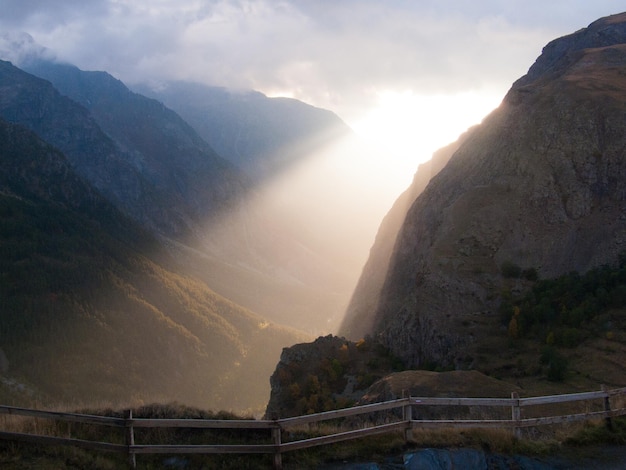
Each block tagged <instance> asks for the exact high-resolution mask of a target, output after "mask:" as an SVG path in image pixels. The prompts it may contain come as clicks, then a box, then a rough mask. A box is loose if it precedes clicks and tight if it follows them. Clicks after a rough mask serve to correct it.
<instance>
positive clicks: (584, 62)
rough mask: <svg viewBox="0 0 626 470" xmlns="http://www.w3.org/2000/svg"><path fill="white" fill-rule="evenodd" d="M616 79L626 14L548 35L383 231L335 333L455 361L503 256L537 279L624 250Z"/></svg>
mask: <svg viewBox="0 0 626 470" xmlns="http://www.w3.org/2000/svg"><path fill="white" fill-rule="evenodd" d="M625 75H626V14H621V15H615V16H611V17H608V18H604V19H601V20H598V21H596V22H594V23H592V24H591V25H590V26H589V27H588V28H585V29H582V30H580V31H578V32H576V33H574V34H572V35H569V36H566V37H563V38H560V39H557V40H555V41H553V42H551V43H550V44H548V45H547V46H546V47H545V49H544V51H543V54H542V55H541V57H539V58H538V59H537V61H536V63H535V64H534V65H533V66H532V67H531V69H530V70H529V72H528V74H527V75H526V76H524V77H523V78H521V79H520V80H518V81H517V82H516V83H515V84H514V85H513V87H512V88H511V90H510V91H509V92H508V94H507V95H506V97H505V99H504V101H503V103H502V104H501V106H500V107H499V108H498V109H496V110H495V111H494V112H493V113H492V114H491V115H489V116H488V117H487V118H486V119H485V120H484V121H483V123H482V124H481V125H480V126H477V127H476V128H474V129H472V130H471V131H470V132H469V133H468V135H466V136H465V137H464V140H463V142H462V143H461V145H460V146H459V148H458V149H457V150H456V151H455V152H454V154H453V155H452V156H451V158H450V161H449V162H448V164H447V165H446V166H445V168H443V169H442V170H441V171H440V172H439V173H438V174H437V175H436V176H434V177H433V178H432V180H431V181H430V183H429V184H428V186H427V187H426V188H425V189H424V191H423V192H421V194H420V195H419V196H418V197H417V198H416V199H415V200H414V201H413V202H412V203H411V204H410V207H409V208H408V210H407V212H406V217H405V218H404V221H403V224H402V226H401V228H400V229H399V231H398V233H397V236H394V234H389V235H388V237H389V238H393V239H394V240H395V244H394V248H393V252H392V255H391V257H390V261H389V268H388V270H386V275H385V277H384V282H383V283H382V286H380V281H379V280H377V279H379V278H378V277H377V276H378V274H373V272H374V271H375V270H376V269H381V268H382V271H385V269H384V268H385V266H384V262H383V263H381V264H379V265H378V266H372V264H373V263H370V264H368V267H367V268H366V270H365V271H364V273H363V276H362V281H361V284H360V285H359V290H358V291H357V293H356V294H355V297H357V296H358V295H360V294H359V292H368V291H369V292H374V293H376V292H377V291H379V292H380V296H378V297H377V298H376V299H375V298H373V297H372V298H367V296H364V297H362V298H358V297H357V298H355V299H353V301H352V308H351V310H349V316H348V318H347V320H346V324H345V325H344V329H345V331H343V332H342V333H345V334H346V335H347V336H349V337H351V338H353V339H356V338H357V337H359V336H361V335H362V334H363V333H370V334H374V335H378V337H379V338H380V339H381V340H382V342H383V344H385V345H386V346H388V347H389V348H390V349H391V351H392V353H394V354H395V355H397V356H399V357H401V358H402V359H403V360H404V361H405V362H406V363H407V364H408V365H409V366H412V367H418V366H420V365H423V364H424V363H433V362H434V363H438V364H442V365H445V366H450V365H454V366H456V367H457V368H459V367H465V366H467V365H468V364H469V363H471V360H472V358H471V348H470V347H471V345H472V344H474V343H475V342H476V340H477V339H479V338H480V336H481V335H482V334H485V333H484V331H483V330H481V329H480V328H478V327H477V328H474V327H473V326H472V325H473V324H474V322H473V319H474V318H477V317H481V318H484V317H489V316H492V315H493V314H494V313H495V311H496V309H497V307H498V303H499V293H500V289H501V287H502V282H503V276H502V273H501V266H502V264H503V263H504V262H511V263H515V264H516V265H518V266H520V267H521V268H534V269H536V270H537V272H538V273H539V275H540V276H541V277H546V278H547V277H553V276H556V275H559V274H562V273H566V272H570V271H573V270H575V271H579V272H584V271H587V270H588V269H590V268H592V267H595V266H599V265H602V264H607V263H613V262H615V261H616V260H617V257H618V254H619V253H620V252H621V251H623V250H624V248H625V247H626V245H625V241H626V211H625V209H624V208H625V205H624V201H625V198H626V158H625V149H626V80H624V76H625ZM402 204H403V205H407V204H406V203H405V202H402ZM381 230H382V229H381ZM377 256H379V253H378V252H376V247H375V249H374V250H373V251H372V254H371V259H375V258H376V257H377ZM383 258H384V257H383ZM354 325H364V326H365V328H359V327H354Z"/></svg>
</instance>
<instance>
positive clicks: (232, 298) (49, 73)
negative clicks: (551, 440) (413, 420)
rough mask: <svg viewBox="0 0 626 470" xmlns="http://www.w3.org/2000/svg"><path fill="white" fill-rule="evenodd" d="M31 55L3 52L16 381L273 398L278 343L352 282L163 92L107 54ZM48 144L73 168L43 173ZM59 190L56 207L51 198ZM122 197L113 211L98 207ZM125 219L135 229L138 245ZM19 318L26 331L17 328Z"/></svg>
mask: <svg viewBox="0 0 626 470" xmlns="http://www.w3.org/2000/svg"><path fill="white" fill-rule="evenodd" d="M24 69H29V70H31V71H33V72H36V73H38V74H39V75H41V76H45V77H46V78H47V79H42V78H40V77H38V76H35V75H33V74H30V73H28V72H26V71H25V70H24ZM24 69H20V68H17V67H15V66H14V65H12V64H11V63H9V62H5V61H1V62H0V117H1V118H2V119H3V121H2V122H3V126H5V128H6V133H7V134H6V135H7V136H18V135H19V138H17V137H16V140H12V138H11V139H10V138H8V137H7V139H4V140H3V141H2V145H3V148H2V158H3V164H4V165H5V167H4V169H3V178H4V179H5V182H6V183H5V186H4V188H3V192H2V194H3V195H4V197H6V198H8V199H7V201H6V204H7V207H10V208H8V209H7V212H6V214H7V218H6V219H4V220H3V227H4V228H6V230H7V231H6V232H5V233H4V237H6V239H5V238H3V247H4V248H5V250H9V251H14V253H15V256H7V257H6V258H5V260H4V261H5V263H4V264H5V270H3V271H2V273H3V278H4V283H3V287H4V288H5V289H6V296H3V305H2V306H3V308H2V312H1V317H2V319H3V322H4V323H5V328H3V331H4V339H3V343H2V345H3V346H2V348H3V349H2V355H0V358H2V359H3V360H2V361H1V362H2V364H3V368H4V372H6V374H8V375H7V377H10V378H7V379H6V383H8V384H15V383H18V384H22V383H28V384H31V385H32V388H33V389H34V390H37V391H38V392H39V393H41V394H42V396H44V397H51V399H63V400H70V401H71V400H81V399H84V397H90V398H96V399H103V400H104V399H115V400H118V401H119V400H120V399H123V395H124V394H126V397H127V398H128V399H131V398H138V399H149V398H151V397H156V398H161V399H169V400H171V399H177V400H183V401H186V402H192V403H194V404H203V405H204V406H206V403H207V402H209V403H211V404H213V405H214V406H222V407H225V408H229V407H237V408H239V409H241V408H246V407H251V406H254V407H257V408H260V407H262V406H263V405H264V404H265V402H266V399H267V396H268V393H269V387H268V377H269V375H270V372H271V370H272V368H273V366H274V365H275V362H276V360H277V358H278V355H279V353H280V350H281V348H282V347H284V346H287V345H289V344H293V342H297V341H301V340H303V339H305V338H307V334H306V333H303V332H302V331H309V330H313V331H315V329H316V328H329V326H328V325H327V324H326V323H325V321H324V320H320V317H322V318H324V319H325V318H327V317H328V316H329V314H328V312H329V311H331V312H334V314H336V315H337V314H339V313H340V310H341V308H343V305H342V302H345V300H342V299H344V298H345V297H346V296H347V289H348V288H349V287H347V286H348V283H346V282H345V281H344V282H343V285H342V287H341V289H344V291H345V292H346V293H345V294H341V292H339V293H338V292H337V291H336V290H332V289H330V288H329V287H328V286H331V285H333V283H334V280H335V279H336V277H337V276H335V277H333V276H334V275H333V272H335V271H336V270H335V269H333V268H332V266H328V265H329V264H331V263H328V261H327V260H324V256H322V255H320V254H319V253H315V251H314V249H311V248H308V247H307V246H306V245H307V240H303V239H298V238H296V237H294V236H293V235H292V234H291V233H289V231H288V230H285V229H284V226H285V225H286V224H285V222H284V221H281V220H280V214H278V215H276V214H270V213H269V212H267V211H265V212H264V211H263V210H262V209H259V208H257V207H254V206H253V204H252V203H251V201H252V200H254V197H253V195H254V193H255V184H254V182H253V180H252V179H251V178H250V176H248V175H247V174H246V173H245V172H244V171H243V170H241V169H240V168H238V167H237V166H236V165H235V164H233V163H231V162H229V161H228V160H226V159H224V158H222V157H220V156H219V155H218V154H217V153H216V152H215V151H214V150H213V149H212V147H211V146H210V145H209V144H208V143H207V142H206V141H204V140H203V139H202V138H201V137H199V135H198V133H197V132H196V131H195V130H194V129H193V128H192V127H191V126H190V125H189V124H187V123H186V122H185V121H184V120H183V119H182V118H181V117H180V116H178V115H177V114H176V113H175V112H174V111H172V110H170V109H169V108H167V107H165V106H164V105H163V104H162V103H161V102H159V101H156V100H154V99H150V98H147V97H145V96H142V95H140V94H137V93H134V92H132V91H130V90H129V89H128V88H127V87H126V86H125V85H124V84H123V83H121V82H120V81H119V80H116V79H114V78H113V77H111V76H110V75H109V74H107V73H105V72H84V71H81V70H79V69H77V68H76V67H73V66H70V65H66V64H56V63H52V62H47V61H41V60H31V61H30V62H28V64H27V65H25V66H24ZM301 106H302V107H304V108H305V109H306V108H307V107H306V105H304V104H301ZM325 115H326V114H325ZM332 119H335V120H336V118H332ZM332 119H331V120H332ZM333 122H334V121H333ZM333 125H334V124H333ZM314 134H315V129H311V135H312V136H313V135H314ZM31 141H32V142H31ZM33 146H35V147H36V148H38V149H39V148H40V147H41V148H44V147H45V148H46V149H47V150H46V151H45V152H44V151H41V152H39V151H37V152H35V151H34V150H32V147H33ZM50 154H54V155H55V164H54V165H53V166H54V168H55V169H58V168H62V173H63V174H64V175H70V176H71V177H69V176H68V177H65V178H55V177H54V175H51V174H49V173H46V171H47V169H49V168H48V166H41V165H43V163H42V162H39V160H38V159H42V160H45V158H48V159H49V155H50ZM27 157H28V158H27ZM40 163H41V165H40ZM57 167H58V168H57ZM44 170H46V171H44ZM59 171H61V170H59ZM15 175H20V178H17V179H16V178H14V176H15ZM76 182H79V183H80V184H78V183H76ZM27 188H37V190H38V192H37V193H36V194H31V191H30V190H27ZM25 195H28V197H26V196H25ZM68 195H71V196H72V202H73V204H75V205H76V206H77V207H83V206H84V207H85V208H84V210H83V213H81V214H79V216H78V218H77V219H76V220H74V219H75V216H76V214H75V213H74V212H73V209H72V210H70V211H69V213H67V214H66V213H65V212H64V211H65V209H66V207H65V206H66V205H67V201H65V200H63V199H62V198H61V199H59V197H61V196H63V197H65V196H68ZM57 196H59V197H57ZM41 198H43V200H41ZM89 198H92V199H93V198H97V200H98V204H99V205H98V206H97V208H96V207H94V206H93V205H89V204H87V203H86V202H85V201H83V199H89ZM57 206H60V207H57ZM32 207H36V209H33V211H31V212H30V213H28V214H22V212H23V211H27V208H32ZM49 207H54V208H55V209H54V211H51V212H50V214H55V215H54V217H55V218H58V219H59V222H58V223H53V222H52V221H50V220H49V219H50V218H51V217H52V215H50V216H48V217H44V216H43V214H46V213H47V212H48V208H49ZM70 209H71V208H70ZM27 212H28V211H27ZM109 212H110V213H113V214H115V215H114V216H111V221H105V220H100V219H99V217H100V216H101V215H102V214H103V213H109ZM232 213H235V214H236V215H235V216H234V217H233V216H232V215H231V214H232ZM9 215H11V217H15V223H14V224H13V223H9V221H10V220H11V219H10V218H9V217H8V216H9ZM81 218H88V219H89V223H87V224H85V223H83V222H81ZM226 218H228V222H227V223H226V222H225V220H226ZM40 219H41V220H40ZM41 224H43V227H41V226H40V225H41ZM46 224H50V225H51V226H52V227H53V229H51V231H50V232H49V231H48V230H47V229H46V228H45V227H46ZM110 224H112V227H116V229H113V228H112V227H111V228H110V227H109V225H110ZM68 227H71V228H72V229H71V230H70V229H69V228H68ZM79 228H81V229H82V230H80V231H79V233H74V230H78V229H79ZM92 229H93V230H92ZM90 230H91V232H90ZM116 230H117V232H116ZM30 232H32V236H25V234H28V233H30ZM15 234H20V236H17V235H15ZM138 234H139V235H138ZM11 237H14V238H11ZM110 237H113V241H110V240H109V238H110ZM126 237H129V238H130V239H131V240H137V239H139V240H140V242H137V243H136V244H134V245H132V247H127V246H126V245H127V244H128V243H129V241H128V240H127V238H126ZM31 238H34V239H35V240H39V241H41V247H40V248H38V249H35V248H33V243H35V242H33V240H31ZM48 238H51V239H52V240H48ZM9 239H10V241H9ZM88 240H93V241H91V242H90V241H88ZM39 241H37V243H39ZM73 242H76V243H78V245H77V246H76V248H75V249H73V248H72V243H73ZM57 244H58V245H60V247H59V248H51V246H56V245H57ZM85 244H86V245H88V249H87V248H85V250H87V251H86V252H83V251H82V250H81V247H82V246H83V245H85ZM101 244H104V245H106V246H100V245H101ZM35 245H36V243H35ZM111 245H112V246H113V247H115V248H116V249H118V250H119V253H115V252H113V251H114V248H111ZM46 249H51V250H52V252H51V253H50V254H46V252H45V251H46ZM16 256H17V258H16ZM111 258H113V259H111ZM51 266H54V267H51ZM18 268H19V269H18ZM59 270H60V271H62V273H59ZM72 271H75V273H74V274H71V272H72ZM81 277H84V279H85V282H84V283H81V282H78V281H76V282H78V284H72V283H71V282H69V283H68V285H63V282H62V281H61V280H63V279H75V278H81ZM29 278H30V279H33V280H34V279H38V280H40V281H38V282H35V283H33V285H30V284H29ZM14 284H15V285H19V286H20V289H17V290H14V289H12V287H11V286H12V285H14ZM51 286H58V287H59V289H57V288H56V287H51ZM333 288H334V289H336V286H334V287H333ZM220 294H221V295H220ZM342 295H343V296H342ZM227 298H228V300H227ZM49 299H54V303H53V304H52V306H51V307H50V306H47V305H46V301H47V300H49ZM59 299H63V301H62V302H61V301H59ZM42 305H46V307H45V308H43V309H42ZM55 306H58V308H57V307H55ZM252 310H254V313H253V311H252ZM60 312H63V313H62V314H61V313H60ZM83 317H84V318H86V319H87V320H84V321H83V320H82V319H83ZM18 318H20V320H17V319H18ZM44 319H46V320H45V321H44ZM16 321H17V322H18V324H19V328H18V330H19V331H20V335H21V336H20V335H17V336H12V332H14V331H15V330H14V328H13V326H14V323H13V322H16ZM276 322H278V323H280V324H283V325H290V324H291V325H293V326H296V327H298V328H299V330H300V331H297V330H294V329H289V328H285V327H281V326H275V325H274V323H276ZM79 325H81V326H80V328H79ZM140 325H143V326H140ZM320 325H321V326H320ZM170 330H172V331H173V332H174V333H172V331H170ZM46 332H47V333H49V337H46ZM61 332H63V333H62V334H61ZM117 332H120V333H119V337H116V335H117V334H118V333H117ZM140 332H141V333H145V334H146V336H143V337H142V336H137V335H138V334H140ZM76 335H78V338H79V339H77V340H74V337H75V336H76ZM44 337H45V341H44ZM56 338H61V340H60V342H57V341H56ZM94 338H96V339H97V340H95V339H94ZM134 342H136V343H137V344H133V343H134ZM72 343H74V344H72ZM166 343H167V344H166ZM61 345H62V346H61ZM174 345H176V346H174ZM63 348H65V349H63ZM256 348H261V350H262V351H263V353H262V354H261V353H260V350H259V351H257V350H256ZM178 349H180V351H178ZM164 354H165V357H166V358H167V359H164ZM40 355H42V356H45V359H46V360H44V357H40ZM132 357H134V359H132ZM50 361H53V363H51V362H50ZM76 361H80V362H81V364H80V366H79V365H78V364H77V363H76ZM32 364H37V366H32ZM90 364H92V366H90ZM89 367H91V368H92V370H91V371H89V372H87V369H88V368H89ZM129 367H130V368H131V369H132V370H128V369H129ZM103 371H106V373H104V372H103ZM125 374H128V377H129V380H128V381H127V382H124V380H123V379H122V377H123V376H124V375H125ZM86 377H92V379H93V378H97V380H86ZM60 378H62V380H60ZM181 380H182V382H181ZM176 383H177V384H178V385H175V384H176ZM107 384H108V385H107ZM181 384H185V386H184V387H182V388H181V387H180V386H181ZM243 384H246V385H245V387H244V386H243ZM250 384H252V385H250ZM240 386H241V387H242V390H240V391H238V392H237V393H233V390H235V389H236V388H237V387H240ZM10 388H11V387H9V389H10ZM9 392H10V390H9ZM9 395H10V393H9Z"/></svg>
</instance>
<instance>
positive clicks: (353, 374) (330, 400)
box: [274, 336, 404, 418]
mask: <svg viewBox="0 0 626 470" xmlns="http://www.w3.org/2000/svg"><path fill="white" fill-rule="evenodd" d="M315 344H316V346H317V347H319V348H320V350H321V351H320V352H319V356H320V358H318V359H316V358H312V360H311V361H310V362H309V361H291V362H289V363H288V364H285V363H282V362H281V363H280V364H279V365H278V367H277V369H276V372H275V375H274V379H275V380H276V381H278V383H280V384H281V389H283V390H284V392H283V393H282V394H281V395H280V397H277V402H279V406H280V408H281V412H280V413H279V414H280V417H281V418H284V417H287V416H298V415H304V414H311V413H318V412H322V411H330V410H334V409H338V408H345V407H347V406H350V405H352V404H353V403H354V401H353V398H352V397H351V395H352V394H353V393H354V392H356V395H355V396H356V397H360V395H361V394H362V392H364V391H365V390H366V389H367V388H368V387H369V386H370V385H372V384H373V383H374V382H375V381H376V380H378V379H380V378H382V377H384V376H385V375H387V374H388V373H389V372H392V371H394V370H401V369H403V368H404V367H403V364H402V363H401V362H400V361H399V360H398V359H397V358H395V357H394V356H392V355H391V354H390V353H389V350H388V349H386V348H385V347H384V346H382V345H381V344H380V343H378V342H377V341H375V340H374V339H372V338H369V337H368V338H365V339H361V340H360V341H358V342H356V343H354V342H351V341H347V340H344V339H342V338H336V337H330V336H329V337H325V338H318V340H317V341H316V343H315ZM359 391H360V392H361V393H359Z"/></svg>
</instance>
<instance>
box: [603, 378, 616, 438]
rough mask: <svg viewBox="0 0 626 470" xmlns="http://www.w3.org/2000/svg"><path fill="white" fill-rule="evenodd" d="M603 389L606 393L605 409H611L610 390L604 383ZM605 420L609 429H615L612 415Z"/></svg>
mask: <svg viewBox="0 0 626 470" xmlns="http://www.w3.org/2000/svg"><path fill="white" fill-rule="evenodd" d="M602 391H603V392H604V393H606V395H605V396H604V411H611V400H610V399H609V394H608V390H607V388H606V385H604V384H602ZM604 422H605V423H606V427H607V429H608V430H609V431H613V420H611V417H610V416H607V417H606V418H604Z"/></svg>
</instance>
